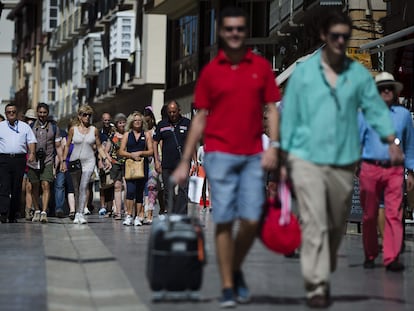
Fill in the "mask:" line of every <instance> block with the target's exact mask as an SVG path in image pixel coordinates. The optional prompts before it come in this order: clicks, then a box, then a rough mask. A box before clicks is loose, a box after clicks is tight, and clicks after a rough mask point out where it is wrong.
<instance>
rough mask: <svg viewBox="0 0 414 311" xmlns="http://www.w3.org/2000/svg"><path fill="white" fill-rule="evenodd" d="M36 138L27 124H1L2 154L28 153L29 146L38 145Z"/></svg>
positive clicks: (5, 122)
mask: <svg viewBox="0 0 414 311" xmlns="http://www.w3.org/2000/svg"><path fill="white" fill-rule="evenodd" d="M36 142H37V141H36V137H35V135H34V133H33V131H32V129H31V128H30V126H29V125H28V124H27V123H24V122H22V121H16V122H15V125H14V126H12V125H10V123H9V121H7V120H5V121H1V122H0V153H16V154H21V153H27V145H28V144H34V143H36Z"/></svg>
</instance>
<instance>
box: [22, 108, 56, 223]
mask: <svg viewBox="0 0 414 311" xmlns="http://www.w3.org/2000/svg"><path fill="white" fill-rule="evenodd" d="M36 112H37V120H36V121H35V122H34V123H33V124H32V130H33V133H34V135H35V137H36V140H37V145H36V162H33V163H29V165H28V166H29V171H28V172H27V176H28V177H29V180H30V183H31V184H32V198H33V205H34V209H35V212H34V215H33V219H32V222H39V221H40V222H42V223H47V222H48V219H47V209H48V206H49V200H50V196H51V189H50V188H51V187H50V185H51V184H53V182H54V179H55V174H54V170H55V156H57V157H58V161H59V162H60V161H61V159H62V149H61V148H60V142H61V140H62V138H61V136H60V131H59V129H58V128H57V125H56V124H55V123H52V122H50V121H49V120H48V117H49V106H48V105H47V104H45V103H38V104H37V108H36ZM40 188H41V189H42V191H41V193H40ZM40 197H41V200H42V208H40V202H39V199H40Z"/></svg>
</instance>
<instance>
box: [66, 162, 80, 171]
mask: <svg viewBox="0 0 414 311" xmlns="http://www.w3.org/2000/svg"><path fill="white" fill-rule="evenodd" d="M68 170H69V172H70V173H74V172H77V171H81V170H82V163H81V161H80V160H79V159H77V160H75V161H69V167H68Z"/></svg>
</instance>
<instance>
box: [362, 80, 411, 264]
mask: <svg viewBox="0 0 414 311" xmlns="http://www.w3.org/2000/svg"><path fill="white" fill-rule="evenodd" d="M375 82H376V83H377V86H378V90H379V92H380V94H381V97H382V99H383V100H384V101H385V103H386V104H387V106H388V107H389V114H390V116H391V119H392V121H393V124H394V127H395V130H396V136H397V139H398V140H397V144H399V146H400V147H401V148H402V150H403V151H404V154H405V161H404V164H405V167H406V168H407V169H408V177H407V190H408V191H410V190H411V189H413V187H414V175H413V169H414V128H413V120H412V118H411V114H410V112H409V111H408V110H407V109H405V108H404V107H402V106H399V105H398V97H397V96H398V94H399V92H400V91H401V90H402V84H401V83H399V82H396V81H395V80H394V77H393V75H392V74H390V73H388V72H382V73H380V74H378V75H377V76H376V77H375ZM358 121H359V132H360V138H361V144H362V163H361V173H360V199H361V205H362V208H363V210H364V215H363V231H362V232H363V234H362V237H363V244H364V252H365V262H364V268H366V269H372V268H374V267H375V263H374V260H375V258H376V257H377V256H378V235H377V217H378V206H379V203H380V199H381V196H382V194H383V195H384V205H385V219H386V221H385V227H384V238H383V262H384V266H385V267H386V269H387V270H389V271H402V270H404V265H403V264H402V263H401V262H400V261H399V260H398V255H399V253H400V250H401V245H402V239H403V227H402V216H403V215H402V214H403V213H402V209H401V202H402V198H403V185H404V166H403V165H400V166H392V165H391V161H390V157H389V154H388V146H387V144H385V143H384V142H382V141H381V139H380V137H379V136H378V134H377V133H376V132H375V131H374V130H373V129H372V128H371V127H370V126H369V125H368V124H367V122H366V121H365V119H364V117H363V115H362V114H360V115H359V120H358Z"/></svg>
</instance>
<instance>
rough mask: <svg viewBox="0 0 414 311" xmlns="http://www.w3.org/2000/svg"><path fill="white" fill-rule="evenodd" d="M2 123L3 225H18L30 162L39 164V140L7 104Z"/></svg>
mask: <svg viewBox="0 0 414 311" xmlns="http://www.w3.org/2000/svg"><path fill="white" fill-rule="evenodd" d="M4 113H5V115H6V118H7V119H6V120H4V121H1V122H0V172H1V174H0V185H1V187H0V221H1V222H2V223H4V222H7V220H8V221H9V223H15V222H17V220H16V213H17V211H18V210H19V209H20V201H21V191H22V181H23V175H24V170H25V167H26V154H28V158H27V162H28V163H33V162H34V161H35V148H36V142H37V141H36V137H35V136H34V134H33V131H32V129H31V128H30V126H29V125H28V124H26V123H24V122H21V121H19V120H17V113H18V111H17V107H16V105H15V104H13V103H10V104H7V105H6V107H5V109H4Z"/></svg>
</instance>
